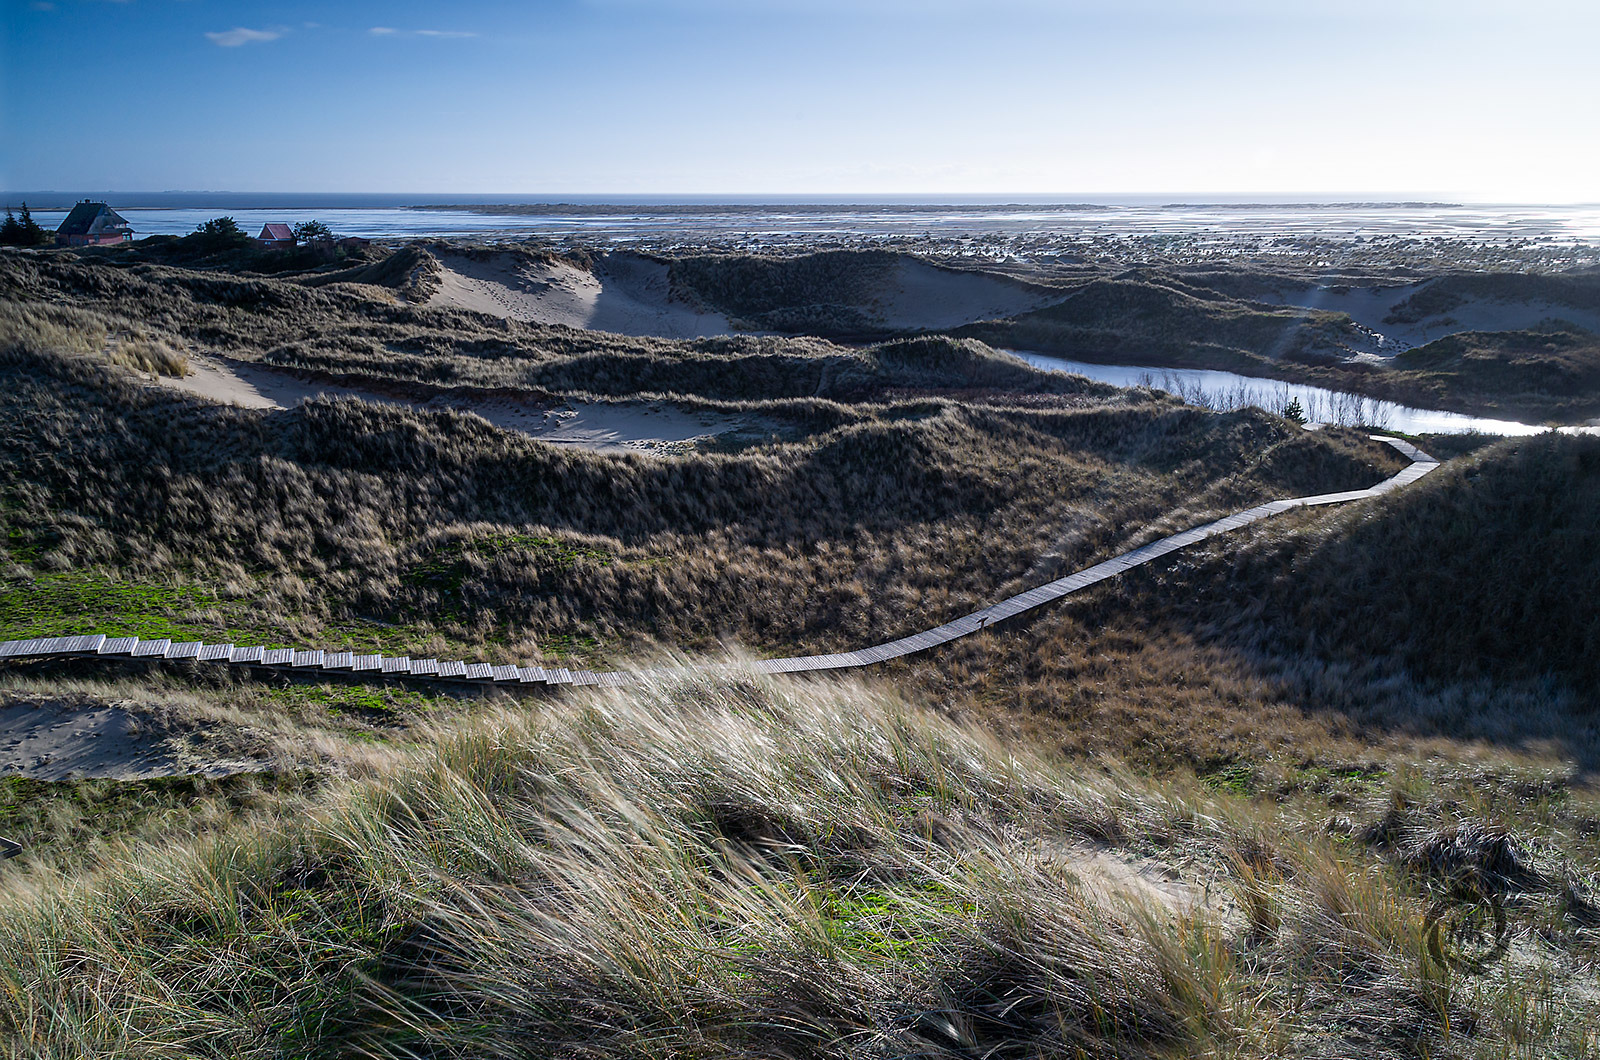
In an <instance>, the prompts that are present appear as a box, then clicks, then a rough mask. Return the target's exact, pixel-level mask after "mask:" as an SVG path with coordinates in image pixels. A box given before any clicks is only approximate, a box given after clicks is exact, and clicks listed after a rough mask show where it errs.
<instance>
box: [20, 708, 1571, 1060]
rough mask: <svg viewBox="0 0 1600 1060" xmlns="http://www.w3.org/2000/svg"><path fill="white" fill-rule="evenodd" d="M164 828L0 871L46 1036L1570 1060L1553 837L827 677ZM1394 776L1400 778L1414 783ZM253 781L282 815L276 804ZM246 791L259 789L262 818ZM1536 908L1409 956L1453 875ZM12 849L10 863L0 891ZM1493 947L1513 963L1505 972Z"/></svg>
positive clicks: (442, 749)
mask: <svg viewBox="0 0 1600 1060" xmlns="http://www.w3.org/2000/svg"><path fill="white" fill-rule="evenodd" d="M355 762H356V764H354V765H353V766H352V767H351V768H350V772H349V773H348V774H347V775H346V776H344V777H341V778H337V779H333V780H330V781H329V782H328V783H327V784H326V785H325V786H324V787H322V788H321V789H320V790H319V791H316V792H315V793H313V794H310V795H308V794H306V793H304V792H300V791H295V792H285V793H280V794H277V795H268V796H265V799H266V803H267V805H266V806H265V807H263V809H264V810H265V812H258V813H257V814H256V815H254V816H247V817H243V818H241V819H240V820H238V821H237V822H236V823H234V824H233V825H231V826H227V827H224V828H222V829H220V830H217V831H214V832H213V833H212V834H211V835H209V836H207V837H205V838H201V839H198V840H196V841H193V842H190V843H178V844H173V845H168V846H166V847H165V848H163V849H159V850H158V849H155V848H152V847H148V846H143V845H141V844H139V843H137V842H133V843H131V844H130V845H127V846H124V847H122V848H120V849H114V850H112V851H110V852H108V856H107V858H106V859H105V861H104V863H103V864H102V865H101V866H99V867H97V868H94V869H91V870H86V871H80V873H79V874H78V876H77V877H76V879H75V880H73V881H72V882H70V883H69V882H68V881H66V880H63V879H58V878H53V877H52V876H51V875H50V870H49V869H48V868H47V867H45V866H42V865H41V866H38V867H36V868H35V869H33V870H32V873H33V874H32V877H31V881H30V884H29V885H28V886H26V887H11V888H7V889H6V890H5V891H4V892H3V893H0V925H3V930H0V985H3V987H4V993H5V996H6V997H7V999H8V1001H7V1003H6V1004H5V1005H3V1006H0V1041H3V1043H4V1048H6V1050H7V1051H8V1052H11V1053H13V1054H18V1055H20V1054H23V1053H28V1054H31V1055H47V1056H69V1055H70V1056H75V1057H93V1056H106V1057H110V1056H125V1055H129V1054H130V1053H142V1054H147V1055H185V1056H188V1055H199V1056H219V1057H221V1056H228V1057H239V1056H281V1055H298V1056H319V1055H364V1056H394V1057H402V1056H404V1057H415V1056H449V1055H476V1056H509V1055H535V1056H559V1055H569V1054H572V1053H582V1054H583V1055H587V1056H629V1057H632V1056H638V1055H641V1054H643V1055H681V1054H684V1053H693V1054H695V1055H700V1056H749V1055H751V1054H753V1053H755V1054H760V1055H764V1056H813V1057H821V1056H839V1057H862V1056H903V1055H919V1056H952V1057H954V1056H971V1055H986V1056H1017V1057H1023V1056H1038V1055H1046V1054H1060V1055H1072V1056H1080V1057H1108V1058H1110V1057H1135V1056H1171V1055H1229V1056H1283V1055H1295V1056H1328V1055H1340V1056H1362V1057H1403V1056H1419V1055H1429V1056H1438V1055H1474V1056H1513V1055H1526V1054H1525V1053H1524V1052H1523V1050H1533V1051H1534V1052H1536V1053H1537V1054H1538V1055H1548V1056H1553V1055H1563V1056H1578V1055H1582V1054H1583V1051H1584V1050H1585V1049H1586V1048H1587V1047H1588V1046H1589V1045H1590V1044H1592V1041H1593V1039H1592V1033H1591V1031H1592V1026H1593V1021H1594V1020H1595V1018H1596V1016H1597V1013H1596V1010H1595V1008H1594V999H1593V995H1592V994H1591V993H1589V991H1590V988H1591V985H1592V971H1589V970H1586V967H1585V962H1586V961H1588V960H1589V959H1591V956H1592V945H1593V944H1592V941H1591V940H1589V939H1588V936H1587V935H1586V933H1585V931H1584V930H1583V929H1582V928H1579V927H1575V926H1573V925H1574V921H1573V919H1572V918H1573V917H1578V918H1579V921H1578V922H1586V921H1583V920H1582V918H1584V917H1592V916H1593V910H1594V907H1593V905H1592V904H1590V898H1589V897H1588V893H1589V892H1587V891H1586V890H1584V889H1583V886H1584V885H1583V884H1582V883H1580V882H1576V878H1575V877H1574V876H1573V875H1572V872H1573V870H1572V867H1571V863H1570V861H1569V860H1567V855H1565V854H1563V853H1560V852H1557V851H1553V850H1545V849H1543V848H1536V847H1532V846H1529V845H1528V843H1527V841H1526V840H1525V839H1524V838H1522V837H1520V836H1517V835H1515V834H1512V835H1507V834H1505V833H1497V832H1491V831H1486V830H1485V829H1484V828H1483V826H1481V825H1473V824H1468V823H1462V822H1459V821H1450V820H1448V819H1445V820H1435V821H1431V822H1430V821H1427V820H1425V819H1422V818H1420V817H1419V818H1417V819H1415V820H1412V821H1408V823H1407V827H1406V828H1404V829H1401V830H1399V831H1396V830H1394V829H1393V828H1392V827H1388V826H1386V825H1385V823H1384V822H1385V818H1384V817H1383V815H1382V811H1381V807H1382V804H1383V802H1384V799H1383V797H1381V796H1379V795H1378V794H1377V793H1373V794H1371V795H1368V796H1367V797H1365V798H1364V799H1362V800H1361V801H1360V802H1359V803H1356V804H1351V805H1349V806H1347V807H1346V808H1347V810H1348V811H1350V812H1352V813H1353V814H1354V815H1355V817H1356V818H1357V819H1358V820H1359V821H1360V822H1361V824H1360V825H1359V826H1357V829H1358V835H1357V837H1356V838H1354V839H1351V838H1345V839H1343V840H1342V841H1341V839H1340V837H1338V836H1335V837H1333V838H1328V837H1325V836H1322V835H1319V834H1318V829H1317V828H1316V827H1315V826H1314V825H1313V824H1311V823H1310V822H1297V821H1296V820H1295V819H1294V818H1293V817H1292V816H1290V815H1276V814H1273V813H1272V812H1271V811H1270V810H1269V809H1266V808H1264V807H1256V806H1252V805H1250V804H1248V803H1245V802H1242V801H1240V800H1238V799H1236V798H1233V797H1231V796H1228V795H1226V794H1222V793H1214V792H1210V791H1208V790H1207V789H1206V788H1205V787H1203V786H1200V785H1182V784H1180V785H1177V786H1173V785H1171V784H1165V785H1160V786H1159V787H1158V786H1156V785H1152V784H1150V783H1149V782H1147V781H1143V780H1140V779H1138V778H1136V777H1133V776H1130V775H1128V774H1126V773H1121V772H1115V771H1110V772H1107V771H1102V770H1075V769H1070V768H1065V767H1063V766H1061V765H1059V764H1054V763H1051V762H1049V761H1046V760H1044V759H1041V758H1039V757H1037V756H1035V755H1032V754H1028V753H1023V752H1019V751H1017V750H1016V749H1014V748H1007V747H1002V746H1001V745H999V744H997V743H995V742H994V741H993V740H992V739H990V738H988V737H985V736H983V735H981V734H978V733H976V732H973V731H971V730H967V729H963V728H960V727H957V726H953V725H951V724H950V723H948V722H946V721H943V720H940V719H938V718H936V717H933V716H931V715H929V714H927V713H925V712H923V711H920V710H918V709H916V708H914V707H911V706H909V705H907V704H905V703H904V702H902V701H900V700H898V699H896V698H895V697H893V696H889V695H885V694H884V693H881V692H873V691H869V690H866V689H864V688H861V687H860V686H858V685H855V684H853V683H834V682H822V683H810V684H805V685H794V684H788V683H777V682H766V681H763V682H747V681H740V680H732V681H726V682H724V681H710V682H707V681H698V680H693V679H688V680H674V679H667V680H664V681H662V682H661V683H658V684H654V685H651V686H648V687H644V688H640V689H635V690H627V691H615V692H611V693H607V694H601V693H597V692H587V693H584V694H581V695H576V696H575V697H574V698H572V699H570V700H569V701H567V702H564V703H562V704H559V705H552V706H550V707H547V708H543V709H537V710H530V709H527V708H522V707H513V706H502V707H499V708H496V709H491V710H485V711H480V712H478V714H477V716H476V717H475V718H473V719H472V720H470V721H465V722H460V723H455V724H451V725H444V726H439V725H435V726H430V727H428V728H427V730H426V731H425V732H422V733H420V734H417V735H416V736H415V737H414V745H413V746H411V747H409V748H402V747H396V748H393V749H391V750H387V751H384V752H382V753H372V752H366V753H364V754H361V755H359V756H356V758H355ZM1412 790H1413V792H1415V791H1418V790H1421V789H1420V788H1419V786H1418V785H1417V784H1416V783H1415V782H1413V784H1412ZM273 799H277V800H278V802H277V804H276V807H274V806H273V803H272V800H273ZM274 808H276V809H277V811H278V812H275V813H274V812H271V811H272V810H273V809H274ZM1463 868H1475V869H1477V870H1479V871H1480V872H1481V874H1482V875H1483V877H1484V879H1485V880H1486V881H1489V882H1488V883H1486V886H1493V887H1497V888H1499V889H1500V890H1501V891H1503V892H1506V893H1513V892H1514V893H1516V894H1517V895H1519V898H1518V899H1517V901H1518V903H1519V904H1518V906H1517V909H1518V914H1519V916H1520V917H1524V918H1532V919H1533V920H1535V921H1537V922H1539V923H1541V924H1542V925H1544V927H1543V929H1542V933H1541V937H1540V941H1539V942H1537V943H1521V942H1519V944H1518V951H1517V953H1516V954H1515V957H1514V963H1510V964H1508V965H1507V966H1506V968H1505V970H1504V972H1503V973H1502V972H1497V973H1496V974H1493V975H1489V976H1474V975H1467V974H1463V973H1462V972H1461V971H1459V970H1458V969H1456V968H1454V967H1452V966H1451V965H1450V964H1449V963H1447V961H1445V960H1440V959H1437V958H1436V956H1435V950H1434V949H1433V947H1432V944H1431V943H1430V942H1429V939H1430V935H1429V928H1428V910H1429V908H1430V904H1431V903H1432V902H1433V901H1434V900H1435V899H1436V897H1437V896H1438V895H1441V894H1445V893H1447V892H1448V886H1449V884H1448V881H1449V880H1450V879H1451V878H1452V874H1453V873H1457V872H1459V871H1461V870H1462V869H1463ZM17 871H18V870H17V869H16V868H12V869H10V870H6V874H5V875H3V876H0V879H3V880H7V881H18V882H20V881H19V878H18V876H17V875H16V873H17ZM1512 968H1515V969H1517V971H1516V972H1515V973H1513V972H1512V971H1511V969H1512Z"/></svg>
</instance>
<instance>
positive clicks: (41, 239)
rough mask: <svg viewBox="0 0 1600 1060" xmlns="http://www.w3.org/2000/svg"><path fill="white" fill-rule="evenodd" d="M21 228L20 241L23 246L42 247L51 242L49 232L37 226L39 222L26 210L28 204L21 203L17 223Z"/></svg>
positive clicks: (51, 238)
mask: <svg viewBox="0 0 1600 1060" xmlns="http://www.w3.org/2000/svg"><path fill="white" fill-rule="evenodd" d="M17 227H18V228H20V229H22V243H21V244H20V245H21V246H25V247H42V246H44V245H45V244H46V243H49V242H52V241H53V240H54V238H55V237H53V236H52V235H51V234H50V233H49V232H46V231H45V230H44V229H43V228H40V227H39V222H38V221H35V220H34V219H33V214H31V213H29V212H28V204H27V203H23V204H22V220H21V222H19V224H18V225H17Z"/></svg>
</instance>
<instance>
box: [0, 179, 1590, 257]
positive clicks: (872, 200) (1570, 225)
mask: <svg viewBox="0 0 1600 1060" xmlns="http://www.w3.org/2000/svg"><path fill="white" fill-rule="evenodd" d="M0 197H3V198H4V199H5V201H6V203H7V204H9V205H10V206H11V207H12V208H13V209H15V208H20V206H21V204H22V203H24V202H26V203H27V204H28V205H29V207H30V209H31V210H32V212H33V215H34V217H35V218H36V219H37V220H38V221H39V223H40V224H42V225H44V226H46V227H49V228H53V227H54V226H55V225H57V224H59V223H60V221H61V219H62V218H63V217H65V216H66V212H67V210H69V209H70V208H71V206H72V204H73V203H74V202H76V201H78V200H80V199H85V198H87V199H94V200H96V201H105V202H109V203H110V204H111V206H112V207H113V208H114V209H116V210H117V211H118V212H120V213H121V214H122V215H123V216H124V217H126V218H127V219H128V221H129V222H130V223H131V224H132V226H133V228H134V231H135V234H136V235H138V236H148V235H182V234H184V233H187V232H192V231H194V229H195V228H196V226H198V225H199V224H201V223H202V222H203V221H207V220H210V219H212V218H214V217H219V216H231V217H232V218H234V220H235V221H237V222H238V223H239V226H240V227H241V228H244V229H246V230H247V231H251V232H255V231H259V230H260V227H261V226H262V225H264V224H267V223H269V222H283V223H286V224H291V225H292V224H296V223H298V222H301V221H309V220H317V221H321V222H323V223H324V224H326V225H328V226H329V227H330V228H331V229H333V231H334V232H335V233H336V234H338V235H350V236H364V237H367V238H371V239H409V238H420V237H471V238H484V239H506V240H515V239H526V238H530V237H534V238H542V239H554V240H559V239H562V238H564V237H569V236H570V237H579V238H582V239H586V240H598V241H611V242H621V243H626V242H630V241H636V240H645V239H661V238H664V237H670V236H671V235H672V234H673V233H678V232H684V231H688V230H692V231H694V232H695V233H696V235H698V236H701V237H711V238H716V237H717V236H719V235H721V236H728V237H736V236H737V237H754V238H761V237H773V238H778V237H796V236H806V235H811V236H816V237H819V238H835V239H838V238H850V237H864V238H870V237H874V236H884V237H918V236H927V237H933V238H939V237H969V238H970V237H981V236H985V235H993V236H1001V237H1014V236H1019V235H1033V236H1055V237H1065V238H1121V239H1137V238H1160V237H1173V238H1189V239H1198V240H1206V239H1222V240H1227V239H1252V240H1270V239H1284V240H1299V239H1330V240H1376V239H1386V238H1388V239H1446V240H1465V241H1482V242H1494V243H1504V242H1515V241H1528V242H1534V243H1544V244H1551V245H1555V246H1571V245H1579V244H1584V245H1589V244H1600V203H1590V204H1578V205H1566V206H1561V205H1555V206H1552V205H1538V204H1517V203H1498V204H1497V203H1470V204H1469V203H1445V202H1353V201H1352V202H1339V201H1332V200H1330V201H1287V200H1286V201H1255V202H1248V201H1177V200H1161V199H1155V198H1150V197H1130V196H1105V197H1101V198H1097V199H1096V200H1094V201H1083V202H1052V201H1049V200H1048V199H1046V198H1041V197H1037V196H1035V197H1021V196H1018V197H1003V196H1002V197H988V198H958V197H938V198H930V197H922V198H917V197H904V196H902V197H898V198H879V197H869V196H834V197H818V196H807V197H802V198H794V199H789V200H785V199H781V198H759V197H739V196H677V197H673V196H655V197H648V196H639V197H626V196H593V195H544V196H527V195H494V194H489V195H459V194H454V195H453V194H443V193H434V194H413V195H394V194H325V195H319V194H308V193H298V192H297V193H276V194H274V193H256V192H249V193H246V192H178V191H170V192H114V191H112V192H105V191H101V192H4V193H0ZM497 205H498V206H514V207H517V208H518V209H517V210H515V211H510V210H506V211H496V210H495V209H494V208H493V207H495V206H497ZM442 207H451V208H442Z"/></svg>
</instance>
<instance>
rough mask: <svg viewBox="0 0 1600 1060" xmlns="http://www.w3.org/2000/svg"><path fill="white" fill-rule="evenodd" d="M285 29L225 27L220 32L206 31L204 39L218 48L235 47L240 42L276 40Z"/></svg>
mask: <svg viewBox="0 0 1600 1060" xmlns="http://www.w3.org/2000/svg"><path fill="white" fill-rule="evenodd" d="M285 32H287V31H286V30H281V29H245V28H244V27H243V26H235V27H233V28H232V29H225V30H223V31H222V32H221V33H207V34H206V39H207V40H209V41H210V42H211V43H212V44H215V45H217V46H218V47H219V48H237V47H239V45H241V44H265V43H266V42H267V41H272V40H277V39H278V38H279V37H281V36H283V35H284V33H285Z"/></svg>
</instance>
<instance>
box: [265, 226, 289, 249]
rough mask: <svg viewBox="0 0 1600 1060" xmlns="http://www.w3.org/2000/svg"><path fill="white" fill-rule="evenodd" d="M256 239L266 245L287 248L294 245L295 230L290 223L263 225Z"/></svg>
mask: <svg viewBox="0 0 1600 1060" xmlns="http://www.w3.org/2000/svg"><path fill="white" fill-rule="evenodd" d="M256 241H257V242H259V243H260V244H261V245H262V246H264V247H275V248H287V247H292V246H294V231H293V230H292V229H290V227H289V226H288V225H262V226H261V234H260V235H258V236H256Z"/></svg>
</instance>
